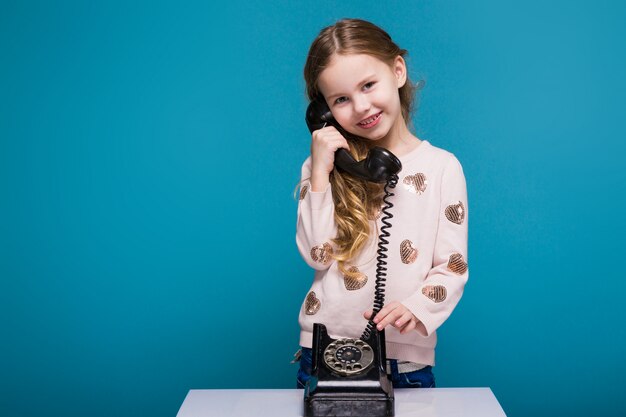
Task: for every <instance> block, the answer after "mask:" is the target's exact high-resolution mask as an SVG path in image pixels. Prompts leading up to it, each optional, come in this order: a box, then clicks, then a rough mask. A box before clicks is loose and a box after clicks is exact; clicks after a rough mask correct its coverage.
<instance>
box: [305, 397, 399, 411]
mask: <svg viewBox="0 0 626 417" xmlns="http://www.w3.org/2000/svg"><path fill="white" fill-rule="evenodd" d="M393 415H394V406H393V397H391V398H379V399H374V398H372V397H371V396H367V397H361V396H358V395H355V394H354V393H352V394H350V395H323V394H322V395H317V396H316V397H315V398H311V399H310V401H305V403H304V417H331V416H332V417H392V416H393Z"/></svg>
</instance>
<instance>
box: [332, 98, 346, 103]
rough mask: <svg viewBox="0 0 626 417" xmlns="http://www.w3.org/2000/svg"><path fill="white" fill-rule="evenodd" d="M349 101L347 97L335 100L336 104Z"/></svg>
mask: <svg viewBox="0 0 626 417" xmlns="http://www.w3.org/2000/svg"><path fill="white" fill-rule="evenodd" d="M347 99H348V98H347V97H339V98H338V99H337V100H335V104H341V103H343V102H344V101H346V100H347Z"/></svg>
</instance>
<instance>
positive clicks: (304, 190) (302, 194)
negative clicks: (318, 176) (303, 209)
mask: <svg viewBox="0 0 626 417" xmlns="http://www.w3.org/2000/svg"><path fill="white" fill-rule="evenodd" d="M307 191H309V186H308V185H305V186H303V187H302V188H300V200H304V196H305V195H306V192H307Z"/></svg>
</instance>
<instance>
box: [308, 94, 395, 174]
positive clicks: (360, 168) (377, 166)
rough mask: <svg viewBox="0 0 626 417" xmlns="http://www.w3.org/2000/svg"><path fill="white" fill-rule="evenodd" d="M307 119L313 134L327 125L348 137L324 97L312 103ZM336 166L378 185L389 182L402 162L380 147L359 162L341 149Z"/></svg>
mask: <svg viewBox="0 0 626 417" xmlns="http://www.w3.org/2000/svg"><path fill="white" fill-rule="evenodd" d="M305 119H306V124H307V126H308V128H309V131H310V132H311V133H313V131H315V130H318V129H321V128H323V127H324V126H326V125H332V126H335V128H337V130H339V132H340V133H341V134H343V135H344V136H347V134H346V131H345V130H344V129H343V128H342V127H341V126H340V125H339V123H337V122H336V121H335V119H334V118H333V115H332V113H331V112H330V109H329V108H328V105H327V104H326V100H325V99H324V97H321V96H318V97H317V98H316V99H315V100H313V101H311V103H310V104H309V107H308V108H307V110H306V118H305ZM335 166H337V167H338V168H339V169H340V170H343V171H345V172H347V173H348V174H350V175H353V176H355V177H358V178H361V179H364V180H366V181H372V182H377V183H384V182H387V179H388V178H390V177H391V176H392V175H394V174H397V173H398V172H400V169H402V164H401V163H400V160H399V159H398V158H397V157H396V156H395V155H394V154H392V153H391V152H389V151H388V150H387V149H385V148H381V147H380V146H375V147H373V148H372V149H371V150H370V151H369V153H368V154H367V157H366V158H365V159H364V160H362V161H359V162H357V161H356V160H355V159H354V157H352V155H350V153H349V152H348V151H347V150H346V149H344V148H339V149H338V150H337V152H336V153H335Z"/></svg>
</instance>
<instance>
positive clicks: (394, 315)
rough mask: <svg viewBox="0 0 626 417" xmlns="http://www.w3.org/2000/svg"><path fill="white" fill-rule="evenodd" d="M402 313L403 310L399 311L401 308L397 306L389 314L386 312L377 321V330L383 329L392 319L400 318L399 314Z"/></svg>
mask: <svg viewBox="0 0 626 417" xmlns="http://www.w3.org/2000/svg"><path fill="white" fill-rule="evenodd" d="M402 313H403V311H401V310H399V309H397V308H396V309H394V310H392V311H390V312H389V314H387V315H386V316H385V317H384V318H383V319H382V320H380V322H379V323H378V325H377V326H376V328H377V329H378V330H382V329H384V328H385V327H387V326H388V325H389V324H391V323H393V322H394V321H396V320H398V318H400V316H402Z"/></svg>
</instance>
